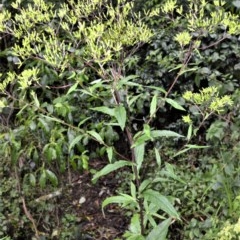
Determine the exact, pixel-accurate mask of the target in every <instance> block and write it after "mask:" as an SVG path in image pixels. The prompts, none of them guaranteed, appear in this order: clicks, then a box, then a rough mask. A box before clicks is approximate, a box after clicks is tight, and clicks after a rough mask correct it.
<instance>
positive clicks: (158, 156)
mask: <svg viewBox="0 0 240 240" xmlns="http://www.w3.org/2000/svg"><path fill="white" fill-rule="evenodd" d="M154 150H155V156H156V161H157V165H158V166H159V167H161V156H160V154H159V151H158V149H157V148H154Z"/></svg>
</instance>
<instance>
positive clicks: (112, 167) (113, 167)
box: [92, 160, 132, 182]
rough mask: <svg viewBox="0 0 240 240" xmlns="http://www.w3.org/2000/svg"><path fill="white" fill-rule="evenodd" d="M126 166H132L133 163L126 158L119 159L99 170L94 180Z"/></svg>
mask: <svg viewBox="0 0 240 240" xmlns="http://www.w3.org/2000/svg"><path fill="white" fill-rule="evenodd" d="M125 166H132V163H131V162H129V161H125V160H119V161H117V162H115V163H110V164H108V165H106V166H105V167H104V168H103V169H101V170H100V171H99V172H97V173H96V174H95V175H94V176H93V179H92V181H93V182H95V181H96V180H97V179H98V178H100V177H102V176H105V175H107V174H109V173H110V172H113V171H116V170H117V169H119V168H122V167H125Z"/></svg>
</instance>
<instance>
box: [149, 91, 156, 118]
mask: <svg viewBox="0 0 240 240" xmlns="http://www.w3.org/2000/svg"><path fill="white" fill-rule="evenodd" d="M156 110H157V95H156V94H155V95H154V96H153V98H152V101H151V105H150V117H153V116H155V114H156Z"/></svg>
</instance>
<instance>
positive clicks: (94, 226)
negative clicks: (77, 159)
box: [61, 160, 128, 240]
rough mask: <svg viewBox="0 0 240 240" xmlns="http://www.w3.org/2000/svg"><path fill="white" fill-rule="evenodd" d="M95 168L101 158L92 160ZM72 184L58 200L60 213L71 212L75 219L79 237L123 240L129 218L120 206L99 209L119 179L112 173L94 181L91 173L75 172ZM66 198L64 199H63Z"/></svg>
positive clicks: (99, 165)
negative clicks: (59, 200)
mask: <svg viewBox="0 0 240 240" xmlns="http://www.w3.org/2000/svg"><path fill="white" fill-rule="evenodd" d="M91 164H92V167H93V168H94V169H101V168H102V167H104V166H105V164H106V163H104V162H103V161H102V160H94V161H91ZM71 177H72V186H71V187H70V188H68V190H67V192H65V194H64V199H65V200H63V201H61V202H62V203H61V211H62V213H61V214H66V212H64V211H67V212H70V213H71V214H74V215H75V216H76V217H77V219H78V225H79V228H80V229H79V232H80V233H79V234H78V235H81V237H80V238H77V237H76V239H81V240H87V239H89V240H90V239H92V240H95V239H97V240H113V239H118V238H119V239H122V238H121V236H122V234H123V233H124V232H125V231H126V229H127V227H128V219H127V218H126V217H125V216H124V212H123V209H121V208H119V207H118V206H117V205H115V204H114V205H109V206H107V207H106V208H104V214H103V211H102V202H103V201H104V200H105V199H106V198H107V197H109V196H113V195H114V194H116V190H117V187H118V186H119V185H120V182H119V181H118V180H116V178H115V173H111V174H108V175H107V176H105V177H102V178H101V179H99V180H98V181H97V183H95V184H93V183H92V182H91V178H92V174H91V173H90V172H86V173H84V174H74V175H73V176H71ZM66 199H67V201H66Z"/></svg>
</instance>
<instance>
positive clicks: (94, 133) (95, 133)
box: [87, 131, 104, 144]
mask: <svg viewBox="0 0 240 240" xmlns="http://www.w3.org/2000/svg"><path fill="white" fill-rule="evenodd" d="M87 133H88V134H89V135H91V136H92V137H94V138H95V139H96V140H97V141H98V142H99V143H101V144H104V141H103V139H102V137H101V136H100V135H99V134H98V133H97V132H95V131H87Z"/></svg>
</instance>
